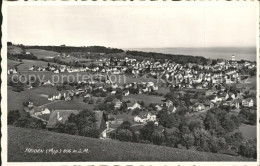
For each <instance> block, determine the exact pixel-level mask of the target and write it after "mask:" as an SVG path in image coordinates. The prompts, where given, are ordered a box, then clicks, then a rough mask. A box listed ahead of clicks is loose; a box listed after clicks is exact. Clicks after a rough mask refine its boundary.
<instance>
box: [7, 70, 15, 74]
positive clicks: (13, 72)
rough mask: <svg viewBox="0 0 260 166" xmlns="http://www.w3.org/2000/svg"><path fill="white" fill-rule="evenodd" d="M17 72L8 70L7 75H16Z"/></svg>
mask: <svg viewBox="0 0 260 166" xmlns="http://www.w3.org/2000/svg"><path fill="white" fill-rule="evenodd" d="M16 73H17V71H16V70H15V69H8V70H7V74H16Z"/></svg>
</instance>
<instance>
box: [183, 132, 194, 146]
mask: <svg viewBox="0 0 260 166" xmlns="http://www.w3.org/2000/svg"><path fill="white" fill-rule="evenodd" d="M194 141H195V139H194V136H193V135H192V134H184V135H183V136H182V141H181V142H182V145H183V146H185V147H186V148H187V149H189V148H190V147H191V146H192V145H193V144H194Z"/></svg>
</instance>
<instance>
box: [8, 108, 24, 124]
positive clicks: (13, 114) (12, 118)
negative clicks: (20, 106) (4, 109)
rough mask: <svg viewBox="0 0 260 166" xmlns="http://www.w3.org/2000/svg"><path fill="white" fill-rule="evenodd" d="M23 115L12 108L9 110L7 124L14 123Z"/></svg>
mask: <svg viewBox="0 0 260 166" xmlns="http://www.w3.org/2000/svg"><path fill="white" fill-rule="evenodd" d="M20 117H21V115H20V113H19V111H18V110H11V111H9V112H8V116H7V124H8V125H12V124H13V123H14V122H15V121H17V120H18V119H19V118H20Z"/></svg>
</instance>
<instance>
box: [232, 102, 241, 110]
mask: <svg viewBox="0 0 260 166" xmlns="http://www.w3.org/2000/svg"><path fill="white" fill-rule="evenodd" d="M230 106H231V107H233V106H235V107H236V108H237V109H238V108H240V102H239V100H232V101H231V102H230Z"/></svg>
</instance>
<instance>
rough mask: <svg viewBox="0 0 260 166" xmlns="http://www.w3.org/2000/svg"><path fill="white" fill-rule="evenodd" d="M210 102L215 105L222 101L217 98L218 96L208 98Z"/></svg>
mask: <svg viewBox="0 0 260 166" xmlns="http://www.w3.org/2000/svg"><path fill="white" fill-rule="evenodd" d="M210 101H212V102H213V103H217V102H220V101H222V98H219V97H218V96H215V95H214V96H211V97H210Z"/></svg>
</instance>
